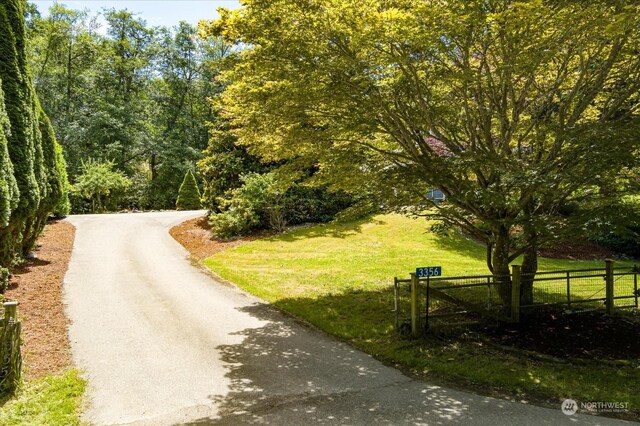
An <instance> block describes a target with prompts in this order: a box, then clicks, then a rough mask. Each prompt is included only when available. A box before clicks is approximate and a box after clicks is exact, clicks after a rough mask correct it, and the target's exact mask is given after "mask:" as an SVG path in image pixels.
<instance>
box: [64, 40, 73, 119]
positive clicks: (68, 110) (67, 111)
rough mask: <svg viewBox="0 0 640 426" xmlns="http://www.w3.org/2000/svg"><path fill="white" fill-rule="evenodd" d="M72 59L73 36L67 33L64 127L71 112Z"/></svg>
mask: <svg viewBox="0 0 640 426" xmlns="http://www.w3.org/2000/svg"><path fill="white" fill-rule="evenodd" d="M72 60H73V37H72V36H71V34H69V52H68V53H67V98H66V99H65V117H64V120H65V128H68V125H69V122H70V120H69V118H70V113H71V64H72Z"/></svg>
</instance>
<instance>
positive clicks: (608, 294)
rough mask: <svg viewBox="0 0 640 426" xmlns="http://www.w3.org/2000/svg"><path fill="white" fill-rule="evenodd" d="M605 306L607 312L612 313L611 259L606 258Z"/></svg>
mask: <svg viewBox="0 0 640 426" xmlns="http://www.w3.org/2000/svg"><path fill="white" fill-rule="evenodd" d="M604 280H605V292H606V296H605V298H606V300H605V308H606V311H607V314H611V313H613V260H607V261H606V266H605V276H604Z"/></svg>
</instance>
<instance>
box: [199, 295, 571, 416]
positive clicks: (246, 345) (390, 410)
mask: <svg viewBox="0 0 640 426" xmlns="http://www.w3.org/2000/svg"><path fill="white" fill-rule="evenodd" d="M388 293H389V292H388V291H373V292H372V291H367V292H365V291H363V292H357V293H348V294H340V295H327V296H324V297H321V298H319V299H309V298H290V299H286V300H283V301H282V302H281V303H279V306H280V307H282V308H286V309H288V310H290V311H292V312H296V313H298V314H300V315H304V316H305V317H306V318H309V319H310V320H311V321H312V322H316V323H318V324H322V326H323V328H325V329H328V330H330V331H331V332H333V333H334V334H336V335H338V336H341V337H344V338H348V339H351V340H354V341H356V342H357V341H359V340H360V341H363V340H366V339H369V340H376V339H379V340H380V341H381V342H382V344H384V342H388V341H389V339H394V337H391V336H389V334H390V333H392V313H391V312H390V309H391V305H390V304H389V303H388V302H389V300H390V295H389V294H388ZM239 310H240V311H242V312H244V313H246V314H248V315H251V316H252V317H254V318H257V319H259V320H260V321H261V322H263V324H264V325H263V326H261V327H258V328H248V329H244V330H242V331H239V332H237V333H235V335H236V336H241V337H242V341H241V343H239V344H233V345H222V346H219V347H217V348H216V349H217V350H218V351H219V353H220V357H221V360H222V361H223V362H224V364H225V365H226V368H227V373H226V377H227V378H228V379H229V382H230V385H229V392H228V394H227V395H224V396H212V397H211V399H212V401H213V402H214V404H215V405H216V406H217V407H218V412H217V414H216V415H214V416H211V417H204V418H201V419H199V420H196V421H192V422H190V423H186V424H188V425H209V424H309V423H311V424H390V425H391V424H435V425H444V424H450V423H461V424H473V423H478V422H486V420H487V419H488V418H492V416H493V417H495V416H496V415H497V414H498V413H499V414H500V415H506V416H516V417H514V421H517V419H518V416H519V418H520V419H521V420H522V419H524V417H523V416H522V414H524V413H523V409H522V406H520V405H518V404H512V403H509V402H507V401H502V400H492V399H490V398H487V397H483V396H479V395H471V394H467V393H462V392H459V391H455V390H450V389H443V388H440V387H438V386H433V385H429V384H427V383H424V382H420V381H416V380H411V379H409V378H408V377H406V376H404V375H403V374H401V373H400V372H399V371H397V370H395V369H392V368H389V367H385V366H384V365H382V364H381V363H380V362H378V361H375V360H374V359H373V358H371V357H370V356H368V355H366V354H364V353H362V352H360V351H358V350H356V349H354V348H353V347H351V346H350V345H347V344H345V343H342V342H340V341H338V340H336V339H334V338H332V337H328V336H327V335H325V334H323V333H321V332H319V331H316V330H315V329H314V328H312V327H308V326H304V325H301V324H300V323H299V321H297V320H295V319H292V318H291V317H288V316H285V315H283V314H282V313H280V312H278V311H277V310H275V309H273V308H272V307H270V306H269V305H266V304H253V305H250V306H247V307H244V308H239ZM354 321H357V322H354ZM396 345H407V346H408V350H412V349H414V348H415V343H412V342H409V341H402V342H397V343H396ZM422 356H424V355H422ZM558 416H562V414H561V413H559V412H558ZM546 417H547V418H544V417H543V418H538V419H536V424H557V420H558V418H554V419H552V416H551V415H547V416H546ZM506 418H509V417H506Z"/></svg>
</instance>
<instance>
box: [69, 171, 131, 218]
mask: <svg viewBox="0 0 640 426" xmlns="http://www.w3.org/2000/svg"><path fill="white" fill-rule="evenodd" d="M113 167H114V164H113V163H111V162H108V161H107V162H98V161H95V160H93V159H89V160H87V161H86V162H84V163H83V164H82V167H81V170H82V172H81V174H79V175H78V176H77V177H76V183H75V184H74V185H73V187H72V194H73V195H74V196H76V197H80V198H82V199H85V200H89V201H90V202H91V212H102V211H104V210H105V209H107V208H108V207H109V200H110V198H111V197H112V196H113V194H114V193H118V191H124V190H125V189H127V188H128V187H129V186H131V181H130V180H129V179H127V177H126V176H125V175H124V174H123V173H122V172H120V171H114V170H113Z"/></svg>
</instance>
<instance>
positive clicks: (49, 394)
mask: <svg viewBox="0 0 640 426" xmlns="http://www.w3.org/2000/svg"><path fill="white" fill-rule="evenodd" d="M85 385H86V383H85V381H84V380H83V379H82V378H81V377H80V375H79V373H78V371H76V370H69V371H67V372H65V373H64V374H61V375H52V376H47V377H44V378H42V379H39V380H35V381H32V382H27V383H25V384H23V386H22V388H21V389H20V390H19V391H18V392H17V393H16V395H15V396H13V397H12V398H11V399H8V400H5V401H3V402H1V403H0V425H3V426H36V425H48V426H49V425H50V426H54V425H64V426H74V425H81V424H82V423H81V421H80V417H79V416H80V406H81V402H82V395H83V393H84V389H85Z"/></svg>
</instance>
